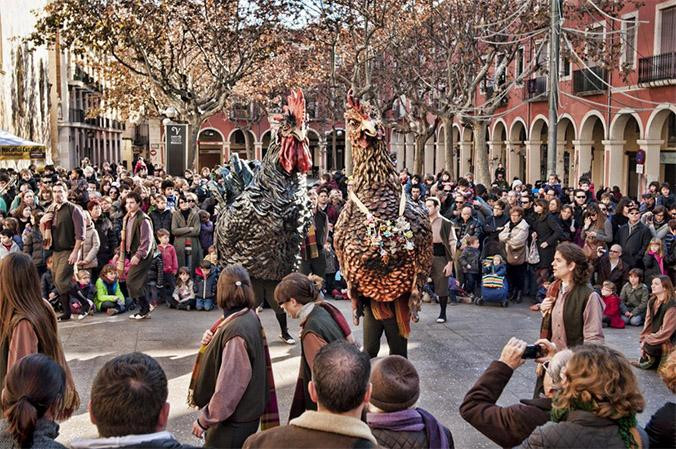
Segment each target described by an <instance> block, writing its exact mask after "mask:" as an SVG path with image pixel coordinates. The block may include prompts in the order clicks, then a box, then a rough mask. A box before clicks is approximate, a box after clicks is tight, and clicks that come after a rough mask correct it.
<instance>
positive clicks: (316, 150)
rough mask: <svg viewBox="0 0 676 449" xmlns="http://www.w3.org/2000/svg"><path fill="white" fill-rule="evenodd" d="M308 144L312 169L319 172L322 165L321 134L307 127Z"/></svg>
mask: <svg viewBox="0 0 676 449" xmlns="http://www.w3.org/2000/svg"><path fill="white" fill-rule="evenodd" d="M307 139H308V146H309V148H310V155H311V156H312V171H313V172H319V170H320V169H321V167H323V166H324V164H323V160H324V155H323V154H322V135H321V134H320V133H319V132H318V131H316V130H314V129H312V128H308V129H307Z"/></svg>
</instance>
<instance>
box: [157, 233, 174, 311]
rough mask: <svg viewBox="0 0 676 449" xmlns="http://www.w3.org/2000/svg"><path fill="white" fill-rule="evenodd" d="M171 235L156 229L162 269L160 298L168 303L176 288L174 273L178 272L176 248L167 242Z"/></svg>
mask: <svg viewBox="0 0 676 449" xmlns="http://www.w3.org/2000/svg"><path fill="white" fill-rule="evenodd" d="M170 238H171V235H170V234H169V231H167V230H166V229H164V228H162V229H159V230H158V231H157V240H159V242H160V244H159V245H157V249H158V250H159V251H160V253H162V267H163V270H164V288H163V289H162V291H161V292H160V299H161V300H162V301H164V302H165V303H167V305H169V303H170V300H171V295H172V293H173V292H174V289H175V288H176V273H177V272H178V258H177V257H176V248H174V245H172V244H171V243H169V239H170Z"/></svg>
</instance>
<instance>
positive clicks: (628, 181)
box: [604, 109, 643, 197]
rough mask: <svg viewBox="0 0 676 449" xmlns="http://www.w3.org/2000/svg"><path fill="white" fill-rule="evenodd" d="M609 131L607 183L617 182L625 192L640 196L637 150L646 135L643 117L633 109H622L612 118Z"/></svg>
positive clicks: (606, 155) (606, 163)
mask: <svg viewBox="0 0 676 449" xmlns="http://www.w3.org/2000/svg"><path fill="white" fill-rule="evenodd" d="M609 135H610V139H609V140H608V141H606V142H605V144H606V145H605V157H604V164H605V176H604V178H605V184H604V185H607V186H610V187H612V186H615V185H617V186H619V187H620V189H621V190H622V192H623V193H624V194H626V195H630V196H634V197H636V196H638V191H639V183H640V177H639V174H638V173H637V167H636V151H637V150H638V149H639V148H640V144H639V141H641V139H642V137H643V124H642V122H641V117H640V116H639V115H638V114H637V113H636V111H634V110H633V109H621V110H620V111H619V112H618V113H617V114H616V115H615V117H613V120H612V121H611V122H610V133H609Z"/></svg>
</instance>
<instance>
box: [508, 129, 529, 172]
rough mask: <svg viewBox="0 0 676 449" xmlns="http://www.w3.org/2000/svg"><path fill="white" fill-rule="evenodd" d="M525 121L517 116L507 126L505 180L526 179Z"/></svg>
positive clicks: (526, 137) (526, 138)
mask: <svg viewBox="0 0 676 449" xmlns="http://www.w3.org/2000/svg"><path fill="white" fill-rule="evenodd" d="M527 132H528V126H526V121H525V120H524V119H523V118H521V117H517V118H516V119H514V121H513V122H512V126H511V127H510V128H509V155H508V156H507V180H508V181H510V182H511V181H512V179H514V178H519V179H521V180H524V179H526V178H525V177H526V141H527V140H528V134H527Z"/></svg>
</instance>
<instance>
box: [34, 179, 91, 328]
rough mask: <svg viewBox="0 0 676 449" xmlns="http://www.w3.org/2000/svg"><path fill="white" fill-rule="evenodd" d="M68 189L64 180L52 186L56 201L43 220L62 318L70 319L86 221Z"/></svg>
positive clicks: (42, 228) (60, 319)
mask: <svg viewBox="0 0 676 449" xmlns="http://www.w3.org/2000/svg"><path fill="white" fill-rule="evenodd" d="M67 194H68V189H67V188H66V186H65V184H63V183H62V182H57V183H56V184H54V186H53V187H52V198H53V200H54V204H53V205H52V206H51V207H50V208H49V209H48V210H47V213H45V215H44V217H43V218H42V220H41V221H40V226H41V231H42V233H43V235H44V238H45V243H44V248H45V249H49V248H50V247H51V248H52V251H53V253H52V264H53V266H52V275H53V277H54V285H55V286H56V290H57V291H58V293H59V301H60V302H61V307H62V308H63V313H62V314H61V316H60V317H59V321H67V320H69V319H70V301H69V297H68V292H69V291H70V288H71V284H72V279H73V266H74V265H75V263H76V262H77V260H78V253H79V252H80V247H81V246H82V243H83V242H84V237H85V221H84V215H83V213H82V209H80V207H79V206H77V205H75V204H73V203H71V202H70V201H68V200H67Z"/></svg>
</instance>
